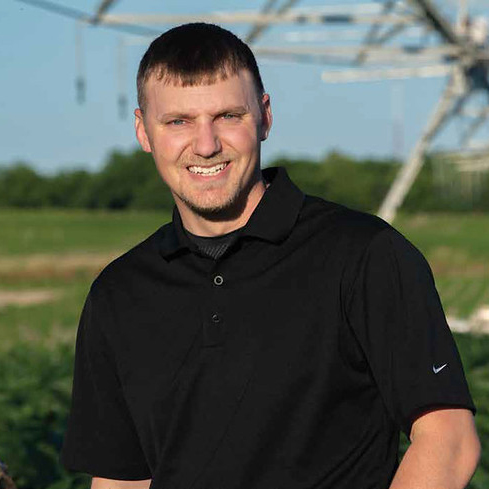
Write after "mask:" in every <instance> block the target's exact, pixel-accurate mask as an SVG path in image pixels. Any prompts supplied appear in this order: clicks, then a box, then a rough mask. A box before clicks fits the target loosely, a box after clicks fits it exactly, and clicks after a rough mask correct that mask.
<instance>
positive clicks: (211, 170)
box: [188, 161, 229, 176]
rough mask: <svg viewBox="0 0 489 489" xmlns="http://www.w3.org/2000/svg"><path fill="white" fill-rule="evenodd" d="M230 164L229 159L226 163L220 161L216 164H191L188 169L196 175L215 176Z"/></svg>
mask: <svg viewBox="0 0 489 489" xmlns="http://www.w3.org/2000/svg"><path fill="white" fill-rule="evenodd" d="M228 165H229V161H225V162H224V163H219V164H218V165H214V166H197V165H193V166H189V167H188V171H189V172H190V173H194V174H195V175H204V176H213V175H217V174H218V173H220V172H222V171H223V170H224V169H225V168H226V167H227V166H228Z"/></svg>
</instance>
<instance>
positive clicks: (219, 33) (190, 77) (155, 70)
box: [137, 22, 264, 109]
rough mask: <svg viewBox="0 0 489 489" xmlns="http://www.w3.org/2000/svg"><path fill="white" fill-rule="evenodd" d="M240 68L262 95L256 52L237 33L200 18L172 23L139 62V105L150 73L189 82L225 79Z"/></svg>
mask: <svg viewBox="0 0 489 489" xmlns="http://www.w3.org/2000/svg"><path fill="white" fill-rule="evenodd" d="M242 69H246V70H248V71H249V72H250V73H251V74H252V76H253V79H254V82H255V87H256V90H257V94H258V95H259V96H261V95H262V94H263V92H264V88H263V82H262V80H261V76H260V72H259V70H258V65H257V64H256V59H255V56H254V55H253V53H252V52H251V49H250V48H249V47H248V46H247V45H246V44H245V43H244V42H243V41H242V40H241V39H239V37H237V36H236V35H234V34H233V33H232V32H230V31H228V30H226V29H223V28H222V27H219V26H217V25H214V24H206V23H203V22H197V23H191V24H183V25H180V26H178V27H174V28H173V29H170V30H168V31H166V32H164V33H163V34H162V35H161V36H159V37H158V38H156V39H155V40H154V41H153V42H152V43H151V44H150V46H149V48H148V50H147V51H146V53H145V54H144V56H143V57H142V59H141V62H140V63H139V70H138V76H137V90H138V104H139V107H140V108H141V109H143V108H144V105H145V102H146V100H145V93H144V87H145V84H146V81H147V80H148V78H149V77H150V76H151V75H152V74H156V76H157V77H158V79H160V80H163V81H164V82H167V81H168V82H171V81H176V82H177V83H179V84H181V85H182V86H192V85H199V84H202V83H209V84H210V83H214V82H215V81H216V80H219V79H221V80H223V79H226V78H227V77H228V76H230V75H236V74H237V73H238V72H239V71H240V70H242Z"/></svg>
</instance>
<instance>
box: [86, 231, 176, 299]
mask: <svg viewBox="0 0 489 489" xmlns="http://www.w3.org/2000/svg"><path fill="white" fill-rule="evenodd" d="M169 227H170V224H165V225H163V226H161V227H160V228H159V229H157V230H156V231H155V232H154V233H152V234H151V235H150V236H148V237H147V238H146V239H144V240H143V241H141V242H140V243H138V244H137V245H135V246H134V247H132V248H131V249H129V250H128V251H126V252H125V253H124V254H122V255H121V256H119V257H118V258H116V259H115V260H113V261H111V262H110V263H108V264H107V265H106V266H105V267H104V268H103V269H102V271H101V272H100V273H99V275H98V276H97V277H96V279H95V280H94V282H93V283H92V286H91V291H90V292H91V294H94V293H95V294H96V293H98V292H104V291H105V292H108V291H111V290H118V289H121V288H123V287H124V286H128V285H130V284H131V283H137V282H138V281H139V280H140V279H141V278H142V277H143V276H144V275H146V274H148V273H150V271H151V269H154V267H155V264H157V262H158V259H159V258H160V257H161V255H160V252H159V243H160V242H161V239H162V238H163V236H164V235H165V234H166V233H167V232H168V229H169Z"/></svg>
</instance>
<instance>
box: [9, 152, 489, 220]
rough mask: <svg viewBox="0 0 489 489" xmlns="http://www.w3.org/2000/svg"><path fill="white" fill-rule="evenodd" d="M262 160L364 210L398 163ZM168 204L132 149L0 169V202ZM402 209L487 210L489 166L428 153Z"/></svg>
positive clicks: (330, 157)
mask: <svg viewBox="0 0 489 489" xmlns="http://www.w3.org/2000/svg"><path fill="white" fill-rule="evenodd" d="M268 166H284V167H286V168H287V170H288V172H289V175H290V176H291V178H292V179H293V180H294V181H295V182H296V184H297V185H298V186H299V187H300V188H301V189H302V190H303V191H304V192H306V193H309V194H312V195H317V196H320V197H323V198H325V199H327V200H332V201H335V202H339V203H341V204H344V205H347V206H349V207H352V208H355V209H359V210H363V211H370V212H372V211H375V210H377V209H378V207H379V205H380V204H381V202H382V199H383V198H384V196H385V195H386V193H387V191H388V189H389V187H390V185H391V183H392V181H393V179H394V177H395V175H396V174H397V172H398V171H399V169H400V166H401V162H399V161H397V160H394V159H384V160H380V159H372V158H367V159H365V158H364V159H362V158H353V157H351V156H348V155H346V154H342V153H339V152H330V153H329V154H327V155H326V156H325V157H323V158H320V159H319V160H312V159H303V158H301V159H300V158H288V157H279V158H276V159H274V160H273V161H271V162H269V165H268ZM172 206H173V199H172V196H171V194H170V191H169V190H168V188H167V187H166V186H165V185H164V184H163V183H162V181H161V178H160V176H159V175H158V173H157V171H156V169H155V166H154V163H153V159H152V156H151V155H150V154H148V153H144V152H143V151H142V150H140V149H137V150H133V151H128V152H121V151H114V152H112V153H111V154H110V155H109V156H108V158H107V160H106V162H105V164H104V165H103V167H102V168H101V169H100V170H99V171H97V172H89V171H86V170H80V169H76V170H70V171H61V172H59V173H57V174H55V175H43V174H40V173H39V172H37V171H35V170H34V169H33V168H32V167H31V166H29V165H28V164H25V163H17V164H13V165H9V166H5V167H3V168H1V169H0V207H24V208H36V207H54V208H59V207H62V208H83V209H113V210H122V209H166V210H169V209H171V208H172ZM402 210H403V211H405V212H433V211H457V212H462V211H481V212H484V211H489V173H485V174H477V175H473V174H462V173H461V172H457V170H456V167H455V165H453V164H452V163H451V162H449V161H445V160H444V158H443V157H441V156H436V155H432V156H430V157H428V158H427V161H426V162H425V165H424V166H423V169H422V170H421V173H420V175H419V176H418V178H417V180H416V182H415V184H414V185H413V187H412V188H411V190H410V192H409V194H408V196H407V198H406V200H405V201H404V204H403V207H402Z"/></svg>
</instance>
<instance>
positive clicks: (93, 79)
mask: <svg viewBox="0 0 489 489" xmlns="http://www.w3.org/2000/svg"><path fill="white" fill-rule="evenodd" d="M449 1H452V0H449ZM59 3H62V4H63V5H66V6H71V7H73V8H77V9H79V10H83V11H86V12H93V11H94V10H95V8H96V6H97V5H98V4H99V0H96V1H95V0H85V1H82V0H59ZM262 3H263V0H248V1H246V2H245V1H243V0H201V1H199V2H197V1H196V0H186V1H185V2H183V1H181V0H164V1H162V0H140V1H139V2H137V1H135V0H119V2H117V3H116V4H115V5H114V7H113V8H112V9H111V13H124V12H130V13H135V12H138V13H143V12H167V13H189V12H190V13H199V12H209V11H215V10H224V11H226V10H233V9H241V10H243V9H250V8H251V9H253V8H260V7H261V5H262ZM333 3H336V4H338V3H342V4H344V5H345V4H348V3H358V2H351V1H348V0H343V2H339V1H338V2H333V1H329V0H328V1H326V2H321V1H319V0H317V1H315V2H314V1H309V0H303V1H302V2H299V4H298V6H309V5H324V4H333ZM482 3H483V2H482ZM479 4H481V2H479ZM168 27H171V26H169V25H168V26H160V29H161V30H162V31H163V30H165V29H166V28H168ZM227 27H228V28H230V29H231V30H233V31H234V32H236V33H237V34H238V35H244V34H245V33H246V32H247V28H246V26H239V25H229V26H227ZM318 29H319V28H317V29H315V30H318ZM323 29H324V28H323ZM293 30H297V29H294V27H293V26H292V27H291V26H289V27H287V28H274V29H272V30H270V31H269V33H268V34H267V36H265V38H264V40H263V43H268V44H278V41H279V40H280V39H281V38H280V36H281V35H283V34H284V33H285V32H288V31H293ZM75 32H76V23H75V21H73V20H71V19H67V18H63V17H59V16H57V15H55V14H53V13H50V12H45V11H42V10H39V9H37V8H34V7H32V6H30V5H26V4H23V3H20V2H18V1H16V0H2V1H1V2H0V63H1V70H2V76H1V88H2V89H1V91H0V129H1V131H0V148H1V151H0V165H5V164H11V163H13V162H15V161H19V160H22V161H26V162H28V163H30V164H32V165H33V166H35V167H36V168H37V169H39V170H40V171H43V172H54V171H58V170H60V169H71V168H73V167H84V168H87V169H97V168H99V167H100V165H101V164H102V163H103V161H104V159H105V158H106V156H107V154H108V153H109V152H110V151H112V150H113V149H120V150H129V149H132V148H134V147H136V145H137V141H136V139H135V136H134V131H133V121H132V110H133V108H134V107H135V106H136V91H135V76H136V72H137V66H138V62H139V59H140V58H141V56H142V54H143V53H144V50H145V45H143V44H135V45H131V46H127V48H126V53H127V63H126V67H125V70H124V76H123V81H124V84H125V85H126V86H127V94H128V98H129V107H130V110H129V116H128V117H127V118H126V119H120V118H119V116H118V110H117V96H118V79H117V61H116V60H117V56H116V54H117V48H118V43H119V42H120V40H121V39H122V38H123V39H124V41H125V42H126V43H127V42H128V41H129V38H128V37H127V36H125V35H124V34H121V33H118V32H115V31H113V30H107V29H102V28H95V27H87V28H85V29H83V39H84V48H85V49H84V51H85V72H86V80H87V94H86V102H85V104H83V105H79V104H77V102H76V97H75V88H74V84H75V77H76V60H75ZM150 40H151V38H148V39H147V44H149V42H150ZM142 42H145V43H146V41H142ZM259 65H260V68H261V71H262V77H263V80H264V83H265V86H266V89H267V91H268V92H269V93H270V94H271V98H272V109H273V112H274V127H273V129H272V133H271V135H270V138H269V140H268V141H267V142H266V143H265V144H264V146H263V161H264V162H265V163H266V162H268V161H270V160H271V159H272V158H274V157H277V156H279V155H288V156H307V157H313V158H315V157H320V156H322V155H324V154H326V153H327V152H328V151H331V150H333V149H337V150H340V151H344V152H346V153H350V154H352V155H355V156H362V157H364V156H365V157H366V156H380V157H385V156H390V155H392V154H393V153H397V154H399V153H402V154H403V155H406V154H407V153H408V151H409V149H410V148H411V147H412V145H413V144H414V142H415V141H416V139H417V138H418V137H419V135H420V132H421V130H422V127H423V125H424V124H425V122H426V119H427V117H428V115H429V112H430V110H431V108H432V107H433V105H434V104H435V103H436V100H437V98H438V96H439V94H440V91H441V89H442V87H443V84H444V79H442V78H435V79H415V80H403V81H394V82H392V81H385V82H375V83H355V84H336V85H331V84H325V83H323V82H322V81H321V78H320V76H321V72H322V71H323V69H325V66H324V65H319V64H315V65H314V64H308V65H304V64H294V63H284V62H278V61H267V60H262V59H259ZM395 114H397V115H395ZM401 118H402V120H403V128H402V137H399V129H398V135H397V137H396V136H394V134H393V133H394V131H393V121H394V119H397V120H400V119H401ZM456 129H457V128H456V127H454V128H452V129H451V130H450V129H449V130H448V131H446V132H445V134H444V137H442V138H439V140H437V144H438V145H446V144H451V143H452V142H453V141H454V139H455V137H456Z"/></svg>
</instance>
